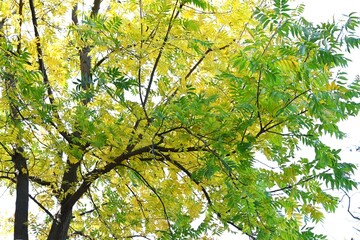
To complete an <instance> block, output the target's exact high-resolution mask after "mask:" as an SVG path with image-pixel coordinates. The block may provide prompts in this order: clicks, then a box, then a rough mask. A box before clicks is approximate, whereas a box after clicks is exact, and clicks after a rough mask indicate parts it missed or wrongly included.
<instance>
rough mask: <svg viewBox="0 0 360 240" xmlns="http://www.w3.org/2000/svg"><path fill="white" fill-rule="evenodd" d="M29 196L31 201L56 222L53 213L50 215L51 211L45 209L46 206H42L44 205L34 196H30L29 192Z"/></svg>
mask: <svg viewBox="0 0 360 240" xmlns="http://www.w3.org/2000/svg"><path fill="white" fill-rule="evenodd" d="M29 198H30V199H31V200H33V202H34V203H36V205H38V206H39V207H40V208H41V209H42V210H43V211H44V212H45V213H46V214H47V215H48V216H49V217H50V218H51V219H52V220H53V221H56V222H57V221H58V220H57V219H56V217H54V215H52V213H51V212H50V211H49V210H47V208H46V207H44V205H42V204H41V203H40V202H39V201H38V200H36V198H35V197H33V196H31V194H29Z"/></svg>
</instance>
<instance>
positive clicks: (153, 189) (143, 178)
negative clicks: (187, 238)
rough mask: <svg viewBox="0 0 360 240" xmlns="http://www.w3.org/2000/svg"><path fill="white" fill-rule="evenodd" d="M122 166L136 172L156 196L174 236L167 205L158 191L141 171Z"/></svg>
mask: <svg viewBox="0 0 360 240" xmlns="http://www.w3.org/2000/svg"><path fill="white" fill-rule="evenodd" d="M120 166H124V167H126V168H128V169H130V170H132V171H133V172H135V173H136V174H137V175H138V176H139V177H140V178H141V180H142V182H143V183H144V184H145V185H146V186H147V187H148V188H149V189H150V190H151V191H152V192H153V193H154V194H155V195H156V197H157V198H158V200H159V201H160V204H161V206H162V208H163V212H164V216H165V219H166V222H167V224H168V227H169V232H170V234H171V235H173V233H172V230H171V224H170V220H169V215H168V213H167V210H166V207H165V203H164V201H163V200H162V198H161V197H160V195H159V194H158V192H157V191H156V189H155V188H154V187H153V186H151V185H150V183H149V182H148V181H147V180H146V179H145V177H144V176H143V175H142V174H141V173H140V172H139V171H137V170H136V169H135V168H132V167H130V166H129V165H126V164H120Z"/></svg>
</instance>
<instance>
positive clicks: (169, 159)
mask: <svg viewBox="0 0 360 240" xmlns="http://www.w3.org/2000/svg"><path fill="white" fill-rule="evenodd" d="M163 157H164V158H165V159H166V160H167V161H168V162H170V163H172V164H173V165H174V166H175V167H176V168H178V169H179V170H181V171H182V172H184V173H185V174H186V175H187V176H188V178H189V179H190V180H191V181H192V182H194V183H195V184H196V185H197V186H198V187H200V189H201V192H202V193H203V194H204V197H205V199H206V201H207V203H208V205H209V207H210V209H211V210H212V211H213V212H214V213H215V214H216V216H217V217H218V218H219V219H220V220H222V221H225V222H226V223H228V224H229V225H231V226H233V227H234V228H236V229H237V230H238V231H241V232H243V229H242V228H241V227H239V226H237V225H236V224H235V223H233V222H231V221H229V220H224V219H223V217H222V215H221V213H220V212H218V211H217V210H216V209H215V206H214V203H213V201H212V200H211V197H210V194H209V193H208V192H207V190H206V189H205V188H204V187H203V186H202V185H201V183H200V181H198V180H197V179H195V178H193V177H192V173H191V172H190V171H189V170H188V169H187V168H185V167H184V166H183V165H182V164H181V163H179V162H177V161H175V160H173V159H171V158H170V157H169V156H167V155H163ZM243 233H244V232H243ZM245 234H246V235H247V236H248V237H249V238H250V239H254V240H255V239H256V238H255V237H254V236H252V235H250V234H248V233H245Z"/></svg>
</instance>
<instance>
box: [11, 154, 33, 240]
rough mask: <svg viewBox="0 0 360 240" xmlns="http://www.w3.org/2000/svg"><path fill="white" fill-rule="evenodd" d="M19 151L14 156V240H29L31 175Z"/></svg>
mask: <svg viewBox="0 0 360 240" xmlns="http://www.w3.org/2000/svg"><path fill="white" fill-rule="evenodd" d="M21 152H22V150H21V149H20V150H17V151H16V152H15V154H14V155H13V156H12V160H13V162H14V163H15V168H16V172H17V176H16V203H15V224H14V239H15V240H28V239H29V236H28V213H29V174H28V169H27V163H26V158H25V157H24V156H23V155H22V154H21Z"/></svg>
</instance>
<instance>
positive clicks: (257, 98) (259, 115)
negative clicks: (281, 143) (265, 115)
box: [256, 71, 263, 132]
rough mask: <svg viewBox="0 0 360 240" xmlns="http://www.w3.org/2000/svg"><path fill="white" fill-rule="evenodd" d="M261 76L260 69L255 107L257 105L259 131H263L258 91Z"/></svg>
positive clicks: (259, 89) (259, 90)
mask: <svg viewBox="0 0 360 240" xmlns="http://www.w3.org/2000/svg"><path fill="white" fill-rule="evenodd" d="M261 77H262V71H260V73H259V78H258V81H257V87H256V107H257V116H258V118H259V123H260V132H261V131H263V125H262V120H261V113H260V93H261V88H260V82H261Z"/></svg>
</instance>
